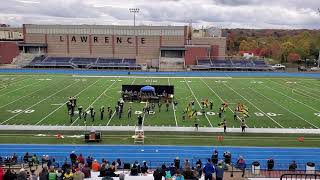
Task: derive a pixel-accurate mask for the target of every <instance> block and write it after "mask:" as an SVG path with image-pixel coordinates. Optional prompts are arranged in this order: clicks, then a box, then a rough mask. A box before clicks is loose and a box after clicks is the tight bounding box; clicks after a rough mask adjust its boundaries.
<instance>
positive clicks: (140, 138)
mask: <svg viewBox="0 0 320 180" xmlns="http://www.w3.org/2000/svg"><path fill="white" fill-rule="evenodd" d="M132 138H133V140H134V143H135V144H144V130H143V128H142V126H136V129H135V130H134V135H133V136H132Z"/></svg>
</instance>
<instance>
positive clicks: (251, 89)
mask: <svg viewBox="0 0 320 180" xmlns="http://www.w3.org/2000/svg"><path fill="white" fill-rule="evenodd" d="M250 89H251V90H253V91H254V92H256V93H257V94H260V95H261V96H263V97H264V98H265V99H268V100H269V101H271V102H274V101H273V100H272V99H270V98H269V97H267V96H265V95H264V94H262V93H261V92H259V91H257V90H255V89H253V88H250ZM275 104H277V105H279V106H280V107H282V108H283V109H285V110H287V111H288V112H290V113H291V114H293V115H295V116H296V117H298V118H299V119H301V120H303V121H305V122H307V123H308V124H310V125H311V126H313V127H315V128H318V129H319V127H318V126H316V125H314V124H312V123H311V122H309V121H308V120H306V119H304V118H303V117H301V116H299V115H298V114H296V113H295V112H293V111H291V110H289V109H288V108H286V107H285V106H282V105H281V104H279V103H275Z"/></svg>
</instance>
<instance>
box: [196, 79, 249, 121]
mask: <svg viewBox="0 0 320 180" xmlns="http://www.w3.org/2000/svg"><path fill="white" fill-rule="evenodd" d="M201 81H202V82H203V83H204V84H205V85H206V86H207V87H208V88H209V89H210V90H211V91H212V92H213V93H214V94H215V95H216V96H217V97H218V98H219V99H220V101H221V102H222V103H224V101H223V99H222V98H221V97H220V96H219V95H218V93H216V92H215V91H214V90H213V89H212V88H211V87H210V86H209V85H208V84H207V83H206V82H205V81H204V80H203V79H201ZM228 109H229V110H230V111H231V112H232V113H234V111H233V110H232V109H231V108H230V107H229V106H228ZM237 119H238V120H239V121H240V122H241V119H240V118H239V116H237ZM245 125H246V127H249V126H248V125H247V124H245Z"/></svg>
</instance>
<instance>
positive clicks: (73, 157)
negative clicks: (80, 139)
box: [70, 151, 77, 166]
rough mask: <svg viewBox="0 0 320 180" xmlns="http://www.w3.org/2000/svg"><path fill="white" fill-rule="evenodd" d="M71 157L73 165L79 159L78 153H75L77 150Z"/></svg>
mask: <svg viewBox="0 0 320 180" xmlns="http://www.w3.org/2000/svg"><path fill="white" fill-rule="evenodd" d="M70 159H71V165H72V166H73V165H74V164H75V163H76V161H77V155H76V154H75V151H72V152H71V154H70Z"/></svg>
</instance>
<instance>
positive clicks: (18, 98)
mask: <svg viewBox="0 0 320 180" xmlns="http://www.w3.org/2000/svg"><path fill="white" fill-rule="evenodd" d="M53 84H55V83H52V84H48V85H47V86H44V87H42V88H39V89H38V90H37V91H33V92H32V93H30V94H27V95H24V96H21V97H20V98H18V99H15V100H14V101H11V102H9V103H7V104H5V105H2V106H0V109H1V108H3V107H6V106H8V105H10V104H12V103H14V102H17V101H19V100H20V99H22V98H25V97H27V96H30V95H32V94H35V93H37V92H39V91H41V90H43V89H45V88H47V87H49V86H51V85H53Z"/></svg>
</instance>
